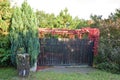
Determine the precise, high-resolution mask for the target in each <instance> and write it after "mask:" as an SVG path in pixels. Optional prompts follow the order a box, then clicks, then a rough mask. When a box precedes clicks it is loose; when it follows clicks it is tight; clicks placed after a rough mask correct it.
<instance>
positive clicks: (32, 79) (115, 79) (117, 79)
mask: <svg viewBox="0 0 120 80" xmlns="http://www.w3.org/2000/svg"><path fill="white" fill-rule="evenodd" d="M0 80H120V75H119V74H112V73H107V72H104V71H99V70H96V71H94V72H90V73H87V74H83V73H57V72H40V71H37V72H33V73H30V75H29V77H27V78H20V77H18V76H17V71H16V69H14V68H0Z"/></svg>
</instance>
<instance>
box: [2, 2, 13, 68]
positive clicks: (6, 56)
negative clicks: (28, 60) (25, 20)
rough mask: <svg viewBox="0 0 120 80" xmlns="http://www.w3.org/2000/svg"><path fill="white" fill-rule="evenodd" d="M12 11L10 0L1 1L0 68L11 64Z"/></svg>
mask: <svg viewBox="0 0 120 80" xmlns="http://www.w3.org/2000/svg"><path fill="white" fill-rule="evenodd" d="M11 14H12V9H11V8H10V3H9V1H8V0H0V66H7V65H9V63H10V41H9V26H10V19H11Z"/></svg>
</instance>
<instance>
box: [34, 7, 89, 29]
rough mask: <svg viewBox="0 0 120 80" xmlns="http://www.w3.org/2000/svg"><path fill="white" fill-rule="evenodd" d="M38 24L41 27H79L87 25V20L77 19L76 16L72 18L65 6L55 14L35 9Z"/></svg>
mask: <svg viewBox="0 0 120 80" xmlns="http://www.w3.org/2000/svg"><path fill="white" fill-rule="evenodd" d="M36 14H37V18H38V22H39V23H38V26H39V27H43V28H67V29H78V28H81V27H86V26H88V21H86V20H83V19H79V18H78V17H75V18H73V17H72V16H71V15H70V14H69V13H68V9H67V8H65V9H64V10H61V12H60V13H59V14H58V15H57V16H55V15H54V14H47V13H45V12H44V11H37V12H36Z"/></svg>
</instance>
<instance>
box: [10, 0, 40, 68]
mask: <svg viewBox="0 0 120 80" xmlns="http://www.w3.org/2000/svg"><path fill="white" fill-rule="evenodd" d="M10 36H11V39H10V40H11V51H12V62H13V63H15V62H16V60H15V57H16V54H18V52H19V50H21V49H22V53H23V54H24V53H28V54H30V57H31V58H30V65H31V67H32V66H33V65H34V63H35V62H36V60H37V56H38V54H39V38H38V27H37V18H36V15H35V13H34V12H33V10H32V9H31V7H30V6H29V5H28V4H27V2H24V3H23V4H22V7H21V8H17V7H16V8H15V11H14V13H13V16H12V23H11V29H10Z"/></svg>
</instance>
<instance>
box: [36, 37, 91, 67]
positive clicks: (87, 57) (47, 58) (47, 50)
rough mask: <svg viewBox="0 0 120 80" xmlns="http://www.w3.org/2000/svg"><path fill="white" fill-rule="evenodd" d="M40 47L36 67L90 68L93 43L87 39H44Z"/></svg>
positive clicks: (41, 40)
mask: <svg viewBox="0 0 120 80" xmlns="http://www.w3.org/2000/svg"><path fill="white" fill-rule="evenodd" d="M40 46H41V47H40V51H41V52H40V54H39V56H38V65H81V64H87V65H90V66H92V62H93V42H91V41H89V40H88V39H68V38H58V39H56V38H44V39H40Z"/></svg>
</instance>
